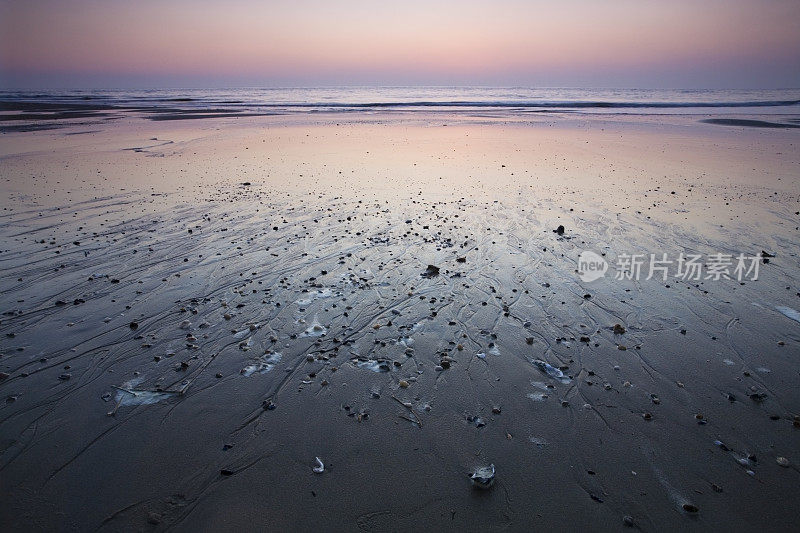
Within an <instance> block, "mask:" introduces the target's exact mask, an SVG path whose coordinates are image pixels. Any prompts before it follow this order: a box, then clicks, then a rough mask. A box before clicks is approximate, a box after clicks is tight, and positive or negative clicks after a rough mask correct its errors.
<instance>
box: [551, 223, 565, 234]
mask: <svg viewBox="0 0 800 533" xmlns="http://www.w3.org/2000/svg"><path fill="white" fill-rule="evenodd" d="M553 233H555V234H557V235H564V226H561V225H560V226H558V227H557V228H556V229H554V230H553Z"/></svg>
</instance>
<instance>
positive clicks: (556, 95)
mask: <svg viewBox="0 0 800 533" xmlns="http://www.w3.org/2000/svg"><path fill="white" fill-rule="evenodd" d="M0 101H2V102H4V103H5V105H4V106H2V108H0V109H2V110H4V111H6V112H13V111H18V110H19V109H18V108H17V107H15V106H16V105H19V104H23V103H24V104H33V105H37V104H39V105H41V104H59V105H67V106H69V107H70V108H71V109H75V108H76V107H78V106H80V107H83V106H85V107H86V108H87V109H89V108H91V109H121V110H123V109H134V110H161V111H165V112H166V111H175V112H182V111H186V112H190V113H192V112H193V113H198V112H218V113H236V114H240V113H247V114H253V113H257V114H298V113H299V114H308V113H352V112H359V113H369V112H382V113H386V112H401V113H413V112H417V111H424V112H426V113H436V112H470V111H477V112H492V113H500V114H510V115H521V114H526V113H541V112H569V113H583V114H596V113H617V114H620V113H624V114H704V115H708V114H714V115H716V114H731V113H736V114H739V115H741V114H759V115H786V114H798V113H800V89H778V90H689V89H686V90H683V89H674V90H663V89H574V88H526V87H507V88H500V87H316V88H238V89H85V90H36V91H20V90H14V91H0Z"/></svg>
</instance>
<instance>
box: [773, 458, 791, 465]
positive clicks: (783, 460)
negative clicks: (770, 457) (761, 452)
mask: <svg viewBox="0 0 800 533" xmlns="http://www.w3.org/2000/svg"><path fill="white" fill-rule="evenodd" d="M775 462H776V463H778V464H779V465H780V466H782V467H784V468H789V459H787V458H786V457H778V458H777V459H775Z"/></svg>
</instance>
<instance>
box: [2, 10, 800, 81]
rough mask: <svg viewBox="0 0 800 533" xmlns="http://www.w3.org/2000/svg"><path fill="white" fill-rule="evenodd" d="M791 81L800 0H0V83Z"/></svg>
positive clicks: (799, 52)
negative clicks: (383, 0)
mask: <svg viewBox="0 0 800 533" xmlns="http://www.w3.org/2000/svg"><path fill="white" fill-rule="evenodd" d="M362 84H363V85H450V84H453V85H525V86H549V87H553V86H574V87H656V88H659V87H661V88H683V87H685V88H785V87H798V86H800V1H798V0H760V1H756V0H702V1H701V0H672V1H662V0H619V1H617V0H604V1H601V0H561V1H553V2H546V1H530V0H527V1H524V0H502V1H493V2H490V1H488V0H486V1H473V0H457V1H449V0H446V1H438V2H434V1H419V0H405V1H402V2H391V1H386V2H379V1H376V0H369V1H368V0H337V1H321V0H291V1H284V0H274V1H245V0H229V1H224V2H223V1H212V0H158V1H155V0H139V1H136V2H132V1H123V0H58V1H56V0H26V1H18V0H0V86H3V87H29V88H41V87H51V88H59V87H63V88H73V87H85V88H93V87H103V88H105V87H120V88H126V87H129V88H137V87H235V86H319V85H362Z"/></svg>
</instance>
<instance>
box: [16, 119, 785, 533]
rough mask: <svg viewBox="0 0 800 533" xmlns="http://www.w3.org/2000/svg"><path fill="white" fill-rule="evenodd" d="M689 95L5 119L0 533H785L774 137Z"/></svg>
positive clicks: (778, 147)
mask: <svg viewBox="0 0 800 533" xmlns="http://www.w3.org/2000/svg"><path fill="white" fill-rule="evenodd" d="M698 118H702V117H693V118H692V117H675V116H668V117H651V118H645V117H636V116H628V117H626V116H622V115H611V116H605V117H599V116H598V117H594V118H587V117H582V116H569V115H555V114H554V115H547V114H542V115H541V116H537V117H534V118H533V119H531V118H525V119H519V120H505V119H504V120H497V119H494V118H492V117H491V116H466V115H462V116H455V115H454V116H442V115H435V114H432V115H419V114H363V115H360V114H354V115H349V116H342V115H337V116H327V115H319V116H314V117H312V118H308V117H297V116H293V117H279V116H263V117H238V118H236V119H232V118H213V119H206V120H188V121H182V120H181V121H157V122H154V121H151V120H146V119H143V118H138V117H127V118H125V117H123V118H121V119H118V120H115V121H113V122H109V123H103V122H102V121H99V122H93V123H92V124H85V123H68V124H62V125H63V126H64V127H59V128H57V129H52V130H48V131H31V132H8V133H5V134H4V135H2V143H0V158H1V159H0V169H2V172H1V174H0V177H1V178H2V181H1V182H0V183H1V185H0V187H2V192H3V198H4V199H5V200H4V203H3V206H2V207H3V209H2V212H0V215H1V216H2V218H1V219H0V220H2V225H0V264H1V265H2V274H0V294H1V295H2V298H1V299H0V304H1V305H0V307H1V309H0V312H2V313H3V314H2V319H1V321H0V334H1V335H2V338H0V354H1V355H0V372H2V373H3V374H0V400H2V401H0V494H2V498H0V528H2V529H3V530H7V531H10V530H73V529H77V530H104V531H105V530H107V531H120V530H123V531H128V530H132V531H142V530H159V531H160V530H167V529H172V530H178V531H196V530H216V529H233V528H238V529H252V528H254V527H258V528H270V529H298V530H320V529H322V530H331V529H344V530H364V531H386V530H393V531H394V530H400V531H408V530H417V529H419V528H421V527H423V528H444V529H458V530H464V529H470V530H474V529H483V530H531V529H534V528H541V529H548V528H551V529H552V528H556V529H559V530H561V529H565V528H569V529H585V530H617V529H623V528H625V527H626V525H625V524H626V523H627V524H628V525H630V526H632V527H635V528H639V529H641V530H644V531H667V530H669V531H674V530H711V529H715V530H717V529H726V530H733V531H745V530H751V529H753V528H767V529H770V530H790V529H793V528H794V527H795V526H796V523H797V517H798V513H797V505H798V503H799V502H798V498H797V495H796V489H797V486H798V482H800V471H798V465H800V428H798V426H800V422H798V418H797V416H798V415H800V388H799V387H798V385H800V372H799V371H800V366H798V357H800V349H798V346H799V345H800V313H798V311H797V310H800V269H799V268H798V266H799V265H800V260H799V259H798V257H800V256H799V255H798V253H799V252H800V238H799V233H798V232H799V230H798V226H800V215H798V211H800V151H799V150H798V142H799V141H800V136H798V133H797V131H796V130H792V129H773V128H763V129H762V128H740V127H721V126H719V125H717V124H705V123H701V122H699V121H698ZM559 225H563V226H564V232H563V234H559V233H555V232H554V230H555V229H557V227H558V226H559ZM584 250H592V251H594V252H596V253H599V254H605V257H606V259H607V260H608V261H609V262H611V263H612V264H613V263H614V261H615V260H616V259H617V258H618V257H619V256H620V255H621V254H625V253H645V254H650V253H657V254H660V253H667V254H669V255H670V256H671V257H674V256H677V255H678V254H679V253H681V252H683V253H696V254H703V255H708V254H713V253H718V252H721V253H730V254H739V253H745V254H748V255H752V254H757V253H759V252H761V251H765V252H769V254H770V255H774V257H771V258H769V260H768V263H762V264H761V265H760V271H759V278H758V280H757V281H749V280H748V281H744V282H742V283H740V282H739V281H737V280H735V279H727V280H726V279H722V280H700V281H685V280H681V279H669V280H667V281H666V282H664V281H662V280H660V279H651V280H646V279H640V280H617V279H614V277H613V276H612V273H611V272H609V274H608V275H607V276H606V277H604V278H602V279H599V280H596V281H593V282H584V281H581V279H580V277H579V276H578V273H577V272H576V269H577V261H578V256H579V255H580V253H581V252H582V251H584ZM428 265H433V266H436V267H438V269H439V270H438V272H435V271H434V270H432V269H429V268H428ZM426 273H427V274H426ZM615 325H619V327H617V328H615ZM317 457H318V458H319V459H320V460H321V462H322V463H323V464H324V471H323V472H321V473H317V472H315V471H314V470H313V469H314V468H315V467H318V463H317V461H316V458H317ZM489 464H493V465H494V466H495V467H496V478H495V482H494V484H493V486H492V487H491V488H490V489H489V490H479V489H476V488H474V487H473V486H472V484H471V483H470V479H469V474H470V473H472V472H473V471H474V470H475V469H476V468H478V467H482V466H487V465H489Z"/></svg>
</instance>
